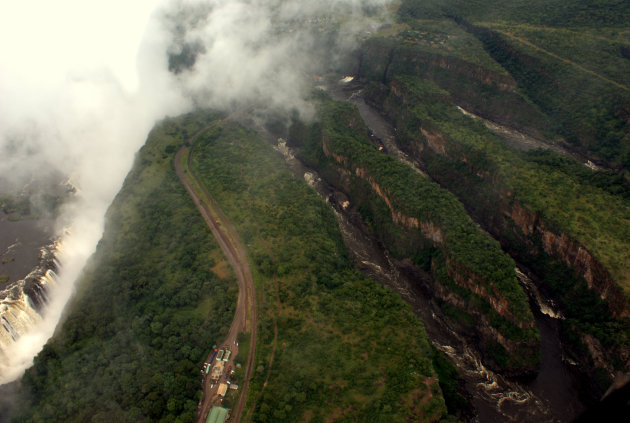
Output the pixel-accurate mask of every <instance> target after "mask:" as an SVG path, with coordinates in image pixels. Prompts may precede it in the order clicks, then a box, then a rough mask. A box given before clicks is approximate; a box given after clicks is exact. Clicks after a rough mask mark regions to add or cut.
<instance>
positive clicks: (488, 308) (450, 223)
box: [291, 98, 539, 374]
mask: <svg viewBox="0 0 630 423" xmlns="http://www.w3.org/2000/svg"><path fill="white" fill-rule="evenodd" d="M291 142H292V144H293V145H294V146H296V147H298V148H299V149H300V156H301V157H302V158H303V159H304V160H305V161H307V162H308V163H309V164H310V165H312V166H314V167H315V168H317V169H318V171H319V172H320V173H321V174H322V176H324V177H325V178H326V180H327V181H328V182H330V183H332V184H334V185H335V186H337V187H338V188H339V189H340V190H342V191H344V192H345V193H347V194H348V196H349V198H350V201H351V203H352V204H353V207H356V208H357V209H358V211H359V212H360V213H361V214H362V216H363V218H364V219H365V220H366V221H367V222H369V224H370V225H371V226H372V228H373V230H374V232H375V233H377V234H378V236H379V238H380V239H381V240H382V241H383V243H384V244H385V245H386V246H387V248H388V249H389V250H390V251H392V253H393V254H394V256H396V257H397V258H399V259H403V258H409V259H411V261H412V262H413V263H414V264H415V265H416V266H417V267H418V268H420V269H423V270H424V271H427V272H429V273H430V274H431V275H432V277H433V283H432V286H431V287H430V289H431V290H432V291H434V295H435V297H437V298H438V299H439V300H440V301H442V303H443V309H444V310H445V311H448V312H449V314H451V315H452V317H453V318H454V321H456V322H457V324H458V325H459V326H461V327H462V330H463V331H464V332H467V333H469V334H471V335H474V336H476V337H478V338H479V348H480V349H481V350H482V351H483V352H484V353H485V357H486V360H487V362H488V363H489V364H490V365H491V366H492V367H494V368H496V369H500V371H502V372H504V373H507V374H524V373H529V372H534V371H535V370H536V367H537V365H538V361H539V353H538V333H537V330H536V328H535V326H534V320H533V316H532V314H531V312H530V310H529V306H528V303H527V297H526V295H525V293H524V292H523V290H522V288H521V287H520V286H519V284H518V281H517V278H516V274H515V272H514V267H515V265H514V262H512V260H511V259H510V258H509V257H508V256H507V255H505V254H504V253H503V252H502V251H501V249H500V247H499V245H498V244H497V243H496V242H495V241H494V240H492V239H491V238H490V237H489V236H488V235H487V234H485V233H483V232H482V231H480V230H479V229H478V228H477V227H476V226H475V225H474V223H473V222H472V221H471V220H470V218H469V217H468V216H467V214H466V212H465V210H464V208H463V207H462V205H461V203H459V202H458V201H457V200H456V199H455V198H454V197H453V196H452V195H451V194H449V193H448V192H447V191H445V190H443V189H441V188H440V187H439V186H438V185H437V184H435V183H434V182H431V181H429V180H428V179H427V178H426V177H424V176H422V175H420V174H419V173H417V172H416V171H414V170H413V169H412V168H410V167H409V166H407V165H405V164H401V163H399V162H397V161H396V160H395V159H393V158H392V157H389V156H386V155H384V154H383V153H381V152H379V151H378V150H377V148H376V147H374V146H372V145H371V143H370V140H369V138H368V131H367V128H366V127H365V126H364V125H363V122H362V120H361V118H360V116H359V115H358V112H357V111H356V109H354V108H353V107H352V106H350V105H348V104H344V103H335V102H331V101H329V100H327V99H325V98H323V99H322V100H321V106H320V123H318V124H314V125H310V126H304V125H302V124H300V123H296V124H295V125H294V128H293V131H292V134H291Z"/></svg>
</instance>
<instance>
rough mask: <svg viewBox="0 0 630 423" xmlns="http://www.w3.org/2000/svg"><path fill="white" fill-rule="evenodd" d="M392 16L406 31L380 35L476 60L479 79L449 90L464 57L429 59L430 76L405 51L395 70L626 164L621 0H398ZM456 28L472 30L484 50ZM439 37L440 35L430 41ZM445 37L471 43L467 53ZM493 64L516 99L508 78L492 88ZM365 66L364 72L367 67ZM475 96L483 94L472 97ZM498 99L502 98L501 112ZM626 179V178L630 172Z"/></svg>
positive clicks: (488, 112) (487, 112)
mask: <svg viewBox="0 0 630 423" xmlns="http://www.w3.org/2000/svg"><path fill="white" fill-rule="evenodd" d="M398 16H399V21H400V22H402V23H401V24H399V25H398V26H397V27H400V28H413V30H408V29H401V30H400V32H399V33H398V34H393V33H391V32H390V33H383V34H387V35H386V36H387V37H388V40H390V41H394V40H395V41H396V43H395V44H394V46H393V48H394V49H395V50H396V51H398V50H402V49H408V48H409V45H411V44H413V45H414V46H415V48H416V49H419V48H420V46H423V45H424V46H425V47H422V48H425V49H426V45H427V44H430V46H431V47H432V48H433V51H435V50H436V48H437V50H441V51H437V52H436V54H438V55H439V56H440V57H441V61H439V60H436V61H435V62H436V63H440V64H443V63H445V61H450V62H453V56H454V57H457V58H459V59H462V60H463V61H465V62H468V63H470V65H473V64H474V65H478V64H481V66H482V67H483V68H484V69H485V70H486V72H485V74H484V72H477V75H476V76H477V79H478V82H477V83H472V84H471V81H469V80H466V83H465V84H463V85H464V86H465V89H463V90H462V89H461V88H458V89H456V90H453V89H451V88H452V86H453V85H455V84H456V83H457V79H458V77H459V78H461V75H457V74H458V73H461V70H460V69H461V68H464V67H465V65H461V64H460V65H459V66H458V67H457V66H453V65H450V66H448V67H447V69H448V72H443V73H444V74H446V75H444V74H440V73H439V72H436V71H438V69H439V67H442V68H444V66H443V65H442V66H440V65H434V66H433V69H434V72H435V74H433V73H432V72H431V71H430V70H429V71H427V70H423V69H415V71H414V72H410V70H411V69H409V68H410V67H414V66H415V67H416V68H418V65H417V64H415V63H414V62H415V61H416V60H415V59H414V55H411V54H407V55H406V57H407V59H403V60H402V67H407V68H408V69H406V70H404V71H403V72H400V70H401V69H398V72H393V73H394V74H395V75H392V76H396V74H397V75H400V74H401V73H406V74H414V75H416V76H420V77H423V78H427V79H431V80H433V81H434V82H436V83H437V84H438V85H440V86H441V87H442V88H445V89H447V90H448V91H449V92H450V93H451V95H452V96H453V97H454V98H455V99H456V101H457V103H458V104H459V105H461V106H462V107H464V108H466V109H468V110H473V111H474V113H475V114H478V115H481V116H485V117H487V118H490V119H491V120H493V121H495V122H499V123H503V124H509V126H512V127H516V128H519V129H521V130H525V131H526V132H537V133H539V134H546V136H547V137H548V138H557V137H562V138H563V139H565V140H566V141H568V142H569V143H571V144H573V145H574V146H575V148H577V149H580V150H584V152H586V153H587V154H588V155H589V156H590V157H591V158H592V159H603V160H605V161H606V162H608V163H609V164H611V165H612V166H613V167H622V168H624V169H626V170H629V169H630V120H629V119H628V117H629V116H630V82H629V81H630V79H629V77H628V75H630V60H629V58H630V31H628V30H627V22H628V19H630V4H629V3H628V2H624V1H621V0H603V1H597V2H596V1H592V0H579V1H571V2H567V1H562V0H551V1H550V0H533V1H525V0H522V1H521V0H517V1H511V2H502V1H497V0H476V1H464V0H427V1H420V0H405V1H403V3H402V5H401V7H400V9H399V13H398ZM444 19H451V20H452V21H453V23H454V22H457V23H458V24H459V26H460V30H454V29H452V28H448V25H446V24H444V23H443V22H444ZM403 23H404V24H403ZM461 30H466V31H468V33H469V34H468V36H469V37H474V38H477V39H478V41H480V42H481V44H482V45H483V50H485V52H483V51H481V50H482V49H480V48H479V47H477V46H476V44H475V43H474V42H471V41H470V40H469V39H467V38H466V36H465V35H462V32H461ZM427 39H429V40H431V42H430V43H427V42H426V40H427ZM436 39H438V40H441V41H439V42H434V41H433V40H436ZM451 41H453V42H451ZM462 41H463V43H462ZM451 44H454V45H457V44H459V45H461V46H468V49H469V50H470V52H468V51H467V50H468V49H466V48H465V47H464V48H463V49H461V48H459V49H458V48H453V46H451ZM390 57H392V58H393V59H394V60H393V62H392V65H394V64H396V62H397V60H396V55H395V54H394V55H392V56H390ZM369 62H370V61H369V59H368V60H367V61H366V63H367V64H368V65H369ZM489 62H490V63H492V64H488V63H489ZM497 64H498V65H500V66H501V67H502V68H503V70H504V72H507V73H508V74H509V76H510V78H511V79H512V81H515V82H516V85H517V87H518V93H519V94H520V95H522V99H521V100H519V99H518V95H517V93H516V92H512V93H511V94H509V91H511V90H506V87H505V86H504V87H503V89H501V90H489V88H490V87H491V86H492V83H491V82H490V81H489V79H488V78H487V73H488V72H490V71H492V72H494V71H495V69H496V67H497V66H496V65H497ZM470 65H469V66H470ZM420 68H422V67H421V66H420ZM458 68H459V69H458ZM391 70H393V69H391ZM362 73H365V74H366V75H368V74H369V71H362ZM390 73H392V72H391V71H390ZM448 74H450V78H449V75H448ZM456 75H457V76H456ZM449 79H451V80H453V81H451V82H450V84H449V85H451V87H448V86H447V83H445V81H448V80H449ZM494 79H495V85H496V82H497V81H496V78H494ZM482 81H483V83H482ZM475 97H482V98H483V100H485V101H482V102H475ZM523 100H524V103H523ZM527 103H530V104H529V107H526V104H527ZM498 104H503V105H504V110H503V111H502V110H501V108H498V107H497V105H498ZM536 112H537V113H538V114H540V112H542V114H543V115H544V116H545V118H541V116H536V114H537V113H536ZM533 117H535V119H532V118H533ZM626 178H627V179H626V182H627V183H628V184H630V177H628V176H626Z"/></svg>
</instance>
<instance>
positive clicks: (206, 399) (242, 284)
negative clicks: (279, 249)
mask: <svg viewBox="0 0 630 423" xmlns="http://www.w3.org/2000/svg"><path fill="white" fill-rule="evenodd" d="M221 122H222V121H219V122H215V123H213V124H211V125H208V126H206V127H205V128H203V129H201V130H200V131H199V132H197V133H196V134H195V135H193V136H192V137H191V138H190V140H189V142H190V144H191V145H192V143H193V142H194V140H195V139H196V138H197V137H198V136H199V135H201V134H202V133H203V132H205V131H207V130H208V129H210V128H212V127H214V126H216V125H218V124H220V123H221ZM191 149H192V147H187V146H183V147H181V148H180V149H179V151H178V152H177V154H176V155H175V162H174V165H175V172H176V173H177V176H178V177H179V179H180V180H181V181H182V183H183V184H184V187H185V188H186V191H188V194H189V195H190V196H191V198H192V199H193V201H194V203H195V205H196V206H197V209H198V210H199V212H200V213H201V215H202V217H203V219H204V220H205V221H206V223H207V225H208V227H209V228H210V230H211V231H212V234H213V235H214V237H215V238H216V240H217V242H218V243H219V246H220V247H221V250H222V251H223V253H224V254H225V256H226V258H227V259H228V262H229V263H230V265H231V266H232V269H234V273H235V274H236V278H237V281H238V288H239V292H238V300H237V304H236V311H235V313H234V319H233V320H232V324H231V326H230V329H229V331H228V334H227V337H226V339H225V341H224V342H223V343H221V344H220V347H228V348H230V349H231V350H232V352H233V354H232V358H230V360H229V361H228V363H227V365H226V369H228V370H229V369H230V368H233V366H234V363H233V357H235V356H236V355H237V353H238V346H237V345H236V344H235V341H236V339H237V335H238V334H239V333H240V332H247V331H249V332H250V337H251V341H250V347H249V354H248V357H247V364H246V366H245V375H244V380H243V382H242V384H241V386H240V389H241V393H240V396H239V400H238V403H237V404H236V406H235V407H234V409H233V410H232V414H231V421H232V422H237V423H238V422H239V421H240V419H241V415H242V413H243V408H244V406H245V401H246V399H247V392H248V390H249V380H250V378H251V375H252V369H253V366H254V355H255V351H256V335H257V334H256V332H257V325H258V314H257V310H256V298H255V289H254V280H253V277H252V273H251V269H250V267H249V262H248V260H247V254H246V252H245V249H244V248H243V246H242V244H241V243H240V241H239V239H238V235H237V234H236V231H235V230H234V228H233V227H232V226H231V225H230V223H229V221H228V220H227V218H226V217H225V215H224V214H223V213H222V212H221V210H220V209H219V207H218V205H217V204H216V202H215V201H214V200H213V199H212V197H211V196H210V194H209V193H208V191H207V190H206V189H205V187H204V186H203V184H202V183H201V182H200V181H199V180H198V179H197V177H196V176H195V175H194V174H193V173H192V170H191V169H190V152H191ZM211 353H212V351H210V353H209V354H208V359H207V360H209V359H210V354H211ZM225 373H227V374H226V375H222V376H221V378H223V377H227V376H229V373H228V371H226V372H225ZM217 390H218V383H217V384H215V385H214V386H211V384H210V380H209V378H205V379H204V381H203V393H204V396H203V400H202V402H201V407H200V408H199V410H198V416H197V422H199V423H202V422H204V421H205V419H206V417H207V415H208V413H209V411H210V409H211V408H212V406H214V405H220V400H219V397H218V395H217Z"/></svg>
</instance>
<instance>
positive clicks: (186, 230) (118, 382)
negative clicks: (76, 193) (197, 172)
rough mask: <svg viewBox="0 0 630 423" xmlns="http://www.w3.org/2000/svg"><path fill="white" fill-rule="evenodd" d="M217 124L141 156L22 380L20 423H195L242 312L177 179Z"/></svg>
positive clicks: (193, 120) (154, 143) (165, 132)
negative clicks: (213, 350)
mask: <svg viewBox="0 0 630 423" xmlns="http://www.w3.org/2000/svg"><path fill="white" fill-rule="evenodd" d="M210 117H212V116H210ZM207 118H208V116H201V117H200V116H188V117H185V118H183V119H180V121H179V122H178V127H175V126H174V122H170V121H166V122H163V123H162V124H160V125H158V126H157V127H156V128H155V129H154V130H153V131H152V133H151V134H150V136H149V139H148V142H147V145H146V146H145V147H143V148H142V149H141V151H140V152H139V153H138V156H137V158H136V162H135V165H134V167H133V169H132V171H131V172H130V174H129V175H128V177H127V179H126V181H125V184H124V186H123V188H122V189H121V191H120V193H119V194H118V195H117V197H116V199H115V201H114V202H113V204H112V206H111V207H110V209H109V211H108V215H107V225H106V229H105V233H104V235H103V239H102V240H101V241H100V243H99V245H98V248H97V251H96V253H95V254H94V256H93V257H92V258H91V259H90V262H89V263H88V265H87V267H86V269H85V271H84V274H83V276H82V278H81V280H80V281H79V282H78V284H77V294H76V296H75V298H74V299H73V300H71V303H70V305H69V306H68V309H67V313H66V319H65V321H64V322H63V324H62V325H60V327H59V328H58V329H57V331H56V334H55V336H54V337H53V338H52V339H51V340H50V341H49V342H48V344H47V345H46V346H45V347H44V349H43V351H42V352H41V353H40V354H39V355H38V356H37V357H36V359H35V364H34V366H33V367H32V368H31V369H29V370H28V371H27V372H26V374H25V376H24V378H23V380H22V395H21V398H22V400H24V401H25V404H23V405H22V411H21V413H20V414H19V415H18V417H17V418H16V420H17V421H25V422H26V421H29V422H38V421H41V422H44V421H45V422H84V421H102V422H106V421H108V422H109V421H112V420H115V421H121V422H138V421H160V420H164V421H178V422H192V421H194V418H195V411H196V406H197V395H198V392H199V388H200V384H199V381H198V379H199V376H198V375H199V369H200V368H201V363H202V362H203V359H204V358H205V356H206V354H207V351H208V349H209V348H210V347H211V346H212V344H213V343H215V342H216V341H217V340H218V339H220V338H221V337H222V336H224V335H225V333H226V332H227V328H228V326H229V322H230V320H231V319H232V314H233V310H234V304H235V300H236V284H235V282H234V278H233V276H232V274H231V272H230V270H229V268H228V267H227V264H226V262H225V259H224V258H222V256H221V252H220V249H219V247H218V245H217V244H216V242H215V241H214V239H213V238H212V235H211V234H210V231H209V230H208V228H207V227H206V225H205V224H204V222H203V220H202V219H201V217H200V216H199V213H198V211H197V210H196V208H195V207H194V204H193V203H192V201H191V200H190V198H189V197H188V194H187V193H186V191H185V190H184V187H183V186H182V185H181V183H180V181H179V180H178V179H177V177H176V176H175V173H174V171H173V170H172V155H173V153H174V151H175V147H176V146H178V145H179V144H181V143H182V141H183V139H185V137H186V133H187V132H188V131H190V133H191V134H192V133H193V132H194V130H195V128H197V127H198V126H197V124H199V123H202V122H203V120H204V119H207ZM176 132H178V133H177V134H176Z"/></svg>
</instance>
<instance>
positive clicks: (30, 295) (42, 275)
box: [0, 241, 61, 383]
mask: <svg viewBox="0 0 630 423" xmlns="http://www.w3.org/2000/svg"><path fill="white" fill-rule="evenodd" d="M60 247H61V243H60V242H59V241H54V242H53V243H52V244H50V245H47V246H45V247H43V248H42V249H41V250H40V260H39V264H38V265H37V266H36V267H35V269H33V270H32V271H31V272H30V273H29V274H28V275H27V276H26V277H25V278H24V279H21V280H19V281H17V282H15V283H13V284H11V285H10V286H9V287H7V288H6V289H4V290H2V291H0V383H5V382H9V381H11V380H12V379H14V378H15V376H16V375H15V373H16V371H17V370H18V369H17V368H15V366H14V365H15V364H16V363H15V351H14V350H15V348H17V347H18V346H17V343H18V341H21V342H24V341H25V340H27V339H25V338H28V334H29V332H31V331H32V330H33V329H34V328H36V327H38V326H39V325H41V324H42V322H43V313H44V311H45V308H46V305H47V304H48V303H49V295H50V290H51V289H52V288H53V287H54V286H55V285H57V273H56V271H57V269H58V268H59V262H58V261H57V259H56V257H55V256H56V254H57V253H58V252H59V251H60ZM31 358H32V357H31Z"/></svg>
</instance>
